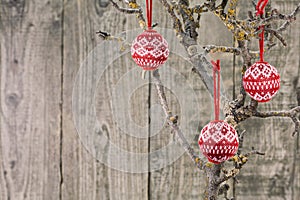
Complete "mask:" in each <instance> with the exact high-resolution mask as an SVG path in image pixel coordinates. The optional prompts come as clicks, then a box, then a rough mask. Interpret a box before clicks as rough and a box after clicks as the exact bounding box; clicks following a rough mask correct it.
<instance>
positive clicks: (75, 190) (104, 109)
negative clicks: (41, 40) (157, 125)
mask: <svg viewBox="0 0 300 200" xmlns="http://www.w3.org/2000/svg"><path fill="white" fill-rule="evenodd" d="M106 6H107V4H106V3H104V1H99V2H96V1H84V2H82V1H80V2H71V1H70V2H65V10H64V33H65V36H64V84H63V85H64V98H63V99H64V105H63V118H64V124H63V130H64V134H63V161H64V162H63V176H64V183H63V190H62V192H63V194H62V196H63V199H146V198H147V176H148V175H147V173H146V174H132V173H126V172H123V171H120V170H115V169H112V168H110V167H108V166H106V165H104V164H103V163H101V162H102V161H100V162H97V161H96V159H95V154H94V155H93V154H90V152H89V150H90V148H91V146H89V145H87V146H88V148H87V149H88V150H87V149H86V147H84V145H83V144H82V142H81V141H80V139H79V137H78V136H77V133H76V130H75V125H74V122H73V117H74V116H72V115H74V113H72V103H74V102H73V101H72V90H73V86H74V85H73V83H74V81H75V78H76V76H77V75H78V70H79V66H80V64H82V63H83V61H84V60H85V59H86V58H87V57H88V54H92V53H91V51H92V50H93V49H94V48H97V45H100V47H101V45H103V41H101V39H100V38H98V37H97V36H96V34H95V33H96V31H98V30H101V31H107V32H109V33H111V34H112V35H116V34H118V33H120V32H122V31H125V30H127V29H131V28H133V27H138V24H133V22H136V20H135V16H134V15H131V16H125V15H124V14H122V13H119V12H118V11H116V10H115V9H114V8H113V7H112V6H111V5H109V6H108V7H106ZM116 45H117V46H118V45H119V43H118V42H116ZM98 47H99V46H98ZM94 52H96V53H100V54H101V53H103V52H97V51H96V50H95V49H94ZM105 53H107V54H106V55H109V53H110V52H109V49H107V52H105ZM100 54H98V55H95V58H96V59H97V58H99V59H102V57H101V55H100ZM98 56H99V57H98ZM109 58H110V56H107V59H109ZM100 61H101V60H100ZM97 64H99V65H100V64H101V62H100V63H96V65H97ZM133 65H134V64H133V63H132V61H130V62H129V61H128V58H126V56H125V58H120V59H117V60H116V61H115V62H114V63H113V64H111V65H110V66H108V68H107V69H106V70H105V72H104V74H103V75H102V76H101V77H97V78H98V79H99V82H98V85H97V90H96V92H95V94H94V95H95V97H94V99H95V110H96V113H97V119H98V120H99V122H100V129H99V133H101V134H102V135H100V137H99V136H97V137H96V138H95V142H99V141H100V140H101V139H103V137H106V138H108V137H109V139H110V140H111V142H113V143H114V144H115V145H116V146H117V147H120V148H124V149H125V150H127V151H132V152H137V153H139V152H145V151H146V150H145V149H147V146H146V145H144V144H145V142H144V141H138V140H136V139H135V138H130V137H129V136H128V135H126V134H123V132H122V130H120V129H119V127H118V124H117V123H116V121H115V118H114V117H115V116H113V114H114V113H112V112H113V111H115V110H113V109H114V108H112V107H111V103H112V90H113V88H114V87H115V85H116V84H117V83H118V81H119V79H121V78H122V76H124V75H126V73H127V72H128V70H130V69H131V68H132V67H131V66H133ZM101 67H105V66H99V68H101ZM90 80H91V79H90V78H89V77H87V79H86V81H87V82H89V81H90ZM124 87H125V88H124V91H123V90H122V93H123V94H121V95H120V96H119V97H118V98H120V99H122V96H124V95H125V93H126V92H134V91H127V90H126V87H127V86H126V85H125V86H124ZM144 89H146V88H144ZM144 89H142V91H141V95H137V94H133V95H132V97H131V99H132V103H133V104H138V106H139V105H141V109H143V105H144V104H145V99H147V98H148V97H147V93H145V92H146V91H148V90H147V89H146V91H144ZM117 100H119V99H117ZM124 101H127V100H124ZM139 102H142V104H139ZM121 103H122V102H121ZM146 105H147V101H146ZM125 106H126V105H125ZM127 109H128V107H127ZM145 114H146V118H147V116H148V114H147V112H146V113H143V112H139V111H133V113H132V117H133V118H134V119H139V118H145V116H144V115H145ZM142 123H143V120H142ZM87 136H88V135H87ZM146 144H147V142H146ZM92 152H93V151H92ZM99 153H102V152H99ZM108 159H110V160H113V159H114V161H116V162H118V161H120V162H122V163H121V164H123V165H126V161H124V159H123V160H122V158H119V157H116V158H111V157H109V158H108ZM127 162H128V161H127ZM129 163H130V161H129ZM106 164H107V163H106Z"/></svg>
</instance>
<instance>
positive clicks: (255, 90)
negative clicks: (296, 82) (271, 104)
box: [243, 62, 280, 102]
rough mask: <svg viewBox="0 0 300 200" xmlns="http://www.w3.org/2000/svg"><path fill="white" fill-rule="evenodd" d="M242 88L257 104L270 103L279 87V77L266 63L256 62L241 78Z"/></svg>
mask: <svg viewBox="0 0 300 200" xmlns="http://www.w3.org/2000/svg"><path fill="white" fill-rule="evenodd" d="M243 86H244V89H245V91H246V92H247V93H248V94H249V96H250V97H251V98H253V99H255V100H256V101H258V102H267V101H270V100H271V98H272V97H274V96H275V95H276V93H277V92H278V90H279V87H280V75H279V73H278V72H277V70H276V68H275V67H273V66H272V65H270V64H269V63H267V62H256V63H254V64H253V65H252V66H251V67H249V68H248V69H247V70H246V72H245V75H244V77H243Z"/></svg>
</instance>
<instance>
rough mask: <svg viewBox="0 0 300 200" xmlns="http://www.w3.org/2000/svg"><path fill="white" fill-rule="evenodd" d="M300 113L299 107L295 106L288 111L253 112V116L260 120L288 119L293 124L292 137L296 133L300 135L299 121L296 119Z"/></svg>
mask: <svg viewBox="0 0 300 200" xmlns="http://www.w3.org/2000/svg"><path fill="white" fill-rule="evenodd" d="M299 113H300V106H297V107H295V108H293V109H291V110H288V111H269V112H259V111H255V112H254V113H253V116H255V117H260V118H268V117H289V118H291V119H292V121H293V122H294V124H295V130H294V132H293V136H294V135H295V134H296V133H300V121H299V119H298V117H297V116H298V115H299Z"/></svg>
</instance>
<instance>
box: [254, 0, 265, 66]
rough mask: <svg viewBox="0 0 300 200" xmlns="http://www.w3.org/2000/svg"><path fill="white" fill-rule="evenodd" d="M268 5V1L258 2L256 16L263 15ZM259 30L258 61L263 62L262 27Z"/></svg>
mask: <svg viewBox="0 0 300 200" xmlns="http://www.w3.org/2000/svg"><path fill="white" fill-rule="evenodd" d="M267 3H268V0H259V1H258V2H257V5H256V16H258V15H259V16H261V17H262V15H263V14H264V9H265V7H266V5H267ZM259 30H261V33H260V34H259V37H260V38H259V57H260V61H261V62H264V34H265V33H264V26H263V25H262V26H260V27H259Z"/></svg>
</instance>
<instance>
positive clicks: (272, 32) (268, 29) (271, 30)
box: [265, 28, 287, 46]
mask: <svg viewBox="0 0 300 200" xmlns="http://www.w3.org/2000/svg"><path fill="white" fill-rule="evenodd" d="M265 31H266V32H269V33H270V34H272V35H274V36H275V37H276V38H277V39H278V40H279V41H280V42H281V43H282V44H283V46H287V43H286V41H285V39H284V38H283V37H282V35H281V34H280V33H279V31H277V30H274V29H271V28H265Z"/></svg>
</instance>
